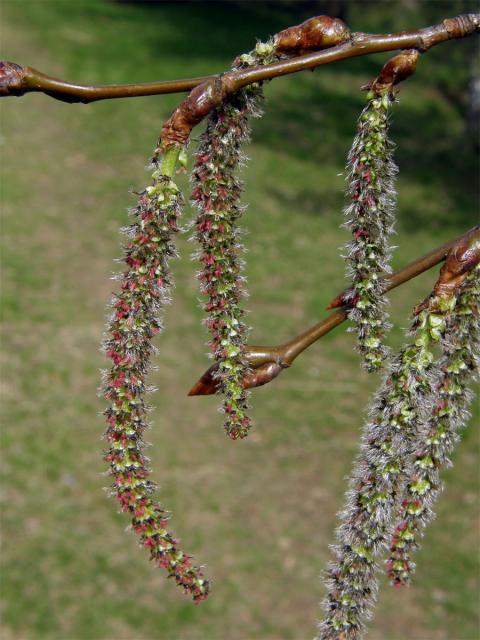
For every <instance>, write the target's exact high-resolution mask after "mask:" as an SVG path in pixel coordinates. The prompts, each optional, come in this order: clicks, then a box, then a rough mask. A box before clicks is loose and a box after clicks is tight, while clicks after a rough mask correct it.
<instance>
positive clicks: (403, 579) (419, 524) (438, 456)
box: [387, 266, 480, 586]
mask: <svg viewBox="0 0 480 640" xmlns="http://www.w3.org/2000/svg"><path fill="white" fill-rule="evenodd" d="M441 346H442V350H443V354H442V357H441V359H440V361H439V365H438V369H439V378H438V380H437V381H436V384H435V401H434V406H433V409H432V411H431V413H430V414H429V417H428V419H427V420H426V421H425V422H424V423H423V424H422V425H421V427H420V429H419V431H418V433H417V445H416V449H415V457H414V461H413V464H412V466H411V470H410V477H409V478H408V482H407V484H406V488H405V492H404V496H403V500H402V502H401V505H400V508H399V511H398V514H397V521H396V526H395V530H394V533H393V536H392V539H391V543H390V555H389V558H388V560H387V568H388V574H389V577H390V579H391V581H392V583H393V584H394V585H395V586H401V585H404V584H408V583H409V582H410V579H411V577H412V574H413V572H414V570H415V563H414V562H413V560H412V556H413V554H414V552H415V551H416V550H417V549H418V547H419V540H420V538H421V536H422V534H423V530H424V529H425V527H426V526H427V525H428V523H429V522H430V521H431V520H432V518H433V517H434V512H433V506H434V503H435V501H436V499H437V498H438V496H439V494H440V492H441V491H442V488H443V483H442V481H441V480H440V472H441V471H442V469H444V468H446V467H448V466H450V465H451V462H450V455H451V453H452V451H453V449H454V447H455V445H456V443H457V442H458V440H459V439H460V437H459V434H458V432H459V429H460V428H461V427H462V426H464V424H465V422H466V420H467V419H468V417H469V413H468V405H469V404H470V402H471V400H472V396H473V394H472V392H471V390H470V389H469V385H470V383H471V381H472V380H474V379H478V374H479V368H480V267H478V266H477V267H476V269H475V270H474V271H473V272H472V274H471V275H470V276H469V278H468V279H467V280H466V281H465V283H464V284H463V287H462V290H461V292H460V294H459V296H458V300H457V304H456V306H455V309H454V311H453V312H452V314H451V316H450V317H449V319H448V321H447V326H446V331H445V336H444V337H443V339H442V341H441Z"/></svg>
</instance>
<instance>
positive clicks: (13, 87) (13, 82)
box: [0, 60, 25, 96]
mask: <svg viewBox="0 0 480 640" xmlns="http://www.w3.org/2000/svg"><path fill="white" fill-rule="evenodd" d="M24 76H25V70H24V68H23V67H21V66H20V65H19V64H15V62H8V61H7V60H2V61H0V96H21V95H23V94H24V92H25V87H24Z"/></svg>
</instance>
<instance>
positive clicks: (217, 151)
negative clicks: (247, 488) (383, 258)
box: [192, 42, 277, 440]
mask: <svg viewBox="0 0 480 640" xmlns="http://www.w3.org/2000/svg"><path fill="white" fill-rule="evenodd" d="M276 59H277V56H276V54H275V51H274V48H273V44H272V42H268V43H259V44H258V45H257V46H256V48H255V49H254V50H253V51H252V52H251V53H249V54H245V55H242V56H240V57H239V58H237V59H236V60H235V62H234V69H240V68H245V67H248V66H258V65H262V64H268V63H269V62H273V61H274V60H276ZM262 102H263V89H262V86H261V84H254V85H250V86H248V87H246V88H245V89H241V90H240V91H238V92H236V93H235V94H233V95H231V96H230V97H228V98H227V99H226V100H225V101H224V102H223V104H222V105H221V106H219V107H218V108H216V109H215V110H214V111H213V112H212V113H211V114H210V116H209V118H208V121H207V127H206V130H205V132H204V133H203V134H202V136H201V137H200V144H199V147H198V150H197V153H196V162H195V166H194V168H193V171H192V202H193V203H194V204H195V206H196V207H197V211H198V213H197V215H196V219H195V222H194V224H195V233H194V239H195V240H196V241H197V242H198V243H199V245H200V251H199V252H198V253H197V254H196V257H198V259H199V260H200V262H201V265H202V269H201V271H200V272H199V274H198V277H199V280H200V286H201V290H202V292H203V294H204V295H205V296H206V302H205V303H204V310H205V311H206V313H207V318H206V320H205V325H206V327H207V329H208V330H209V332H210V341H209V346H210V349H211V351H212V354H213V357H214V358H215V360H216V362H218V364H219V366H218V371H217V373H216V379H217V384H218V390H219V392H220V393H221V394H222V395H223V397H224V400H223V406H222V410H223V413H224V414H225V430H226V432H227V434H228V436H229V437H230V438H232V439H233V440H236V439H237V438H244V437H245V436H246V435H247V434H248V431H249V429H250V425H251V420H250V418H249V417H248V415H247V405H248V394H249V392H248V391H246V390H245V389H244V388H243V386H242V380H243V379H244V378H245V376H246V374H247V372H248V363H247V360H246V356H245V348H246V345H247V338H248V327H247V325H246V324H245V321H244V315H245V311H244V309H243V306H242V303H243V300H244V298H245V296H246V292H245V277H244V275H243V266H244V265H243V259H242V254H243V251H244V248H243V245H242V244H241V242H240V235H241V230H240V229H239V226H238V221H239V218H240V217H241V215H242V214H243V211H244V209H245V207H244V206H242V204H241V202H240V197H241V193H242V190H243V184H242V182H241V180H240V179H239V177H238V172H239V169H240V167H241V166H242V165H243V164H244V162H245V156H244V155H243V152H242V147H243V146H244V145H245V144H246V143H247V142H248V141H249V138H250V125H249V120H250V119H251V118H254V117H256V118H258V117H260V116H261V115H262V111H261V105H262Z"/></svg>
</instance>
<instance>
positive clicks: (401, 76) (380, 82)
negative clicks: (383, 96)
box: [369, 49, 420, 93]
mask: <svg viewBox="0 0 480 640" xmlns="http://www.w3.org/2000/svg"><path fill="white" fill-rule="evenodd" d="M419 56H420V54H419V52H418V51H417V50H416V49H405V50H404V51H402V52H401V53H399V54H398V55H396V56H394V57H393V58H391V59H390V60H389V61H388V62H387V63H385V64H384V66H383V69H382V70H381V71H380V74H379V76H378V77H377V78H376V79H375V80H374V81H373V82H372V84H371V85H370V87H369V88H370V89H371V90H372V91H373V92H374V93H384V92H385V91H391V90H392V89H393V87H394V85H397V84H398V83H399V82H402V80H405V79H406V78H408V77H409V76H411V75H412V74H413V73H414V72H415V69H416V67H417V60H418V58H419Z"/></svg>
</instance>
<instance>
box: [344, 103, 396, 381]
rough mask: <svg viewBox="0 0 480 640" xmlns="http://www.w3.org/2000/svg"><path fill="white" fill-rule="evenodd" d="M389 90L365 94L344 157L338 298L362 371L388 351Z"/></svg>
mask: <svg viewBox="0 0 480 640" xmlns="http://www.w3.org/2000/svg"><path fill="white" fill-rule="evenodd" d="M393 101H394V97H393V93H391V92H390V91H385V92H383V93H381V94H380V95H379V94H376V93H374V92H372V91H370V92H369V94H368V102H367V105H366V107H365V108H364V110H363V111H362V113H361V115H360V117H359V119H358V126H357V133H356V136H355V138H354V141H353V145H352V148H351V150H350V152H349V155H348V162H347V172H348V173H347V183H348V187H347V196H348V199H349V204H348V205H347V207H346V208H345V211H344V214H345V217H346V222H345V224H344V226H345V227H346V228H347V229H349V230H350V231H351V234H352V239H351V241H350V242H348V243H347V245H346V246H345V258H346V262H347V277H348V279H349V280H350V282H351V287H350V288H349V290H348V292H347V293H346V295H345V298H344V302H345V303H347V304H348V305H349V306H351V309H350V310H349V312H348V317H349V318H350V320H351V321H352V322H353V324H354V327H353V328H352V329H351V330H352V331H355V332H356V333H357V349H358V351H359V353H360V354H361V356H362V364H363V366H364V367H365V368H366V369H367V370H368V371H375V370H376V369H378V368H379V367H381V365H382V362H383V360H384V359H385V358H386V356H387V355H388V349H387V348H386V347H385V345H384V344H383V338H384V335H385V333H386V332H387V331H388V330H389V329H390V326H391V325H390V323H389V322H388V312H387V310H386V308H385V306H386V299H385V296H384V295H383V293H382V291H383V289H384V286H385V274H388V273H391V267H390V258H391V254H392V247H391V245H390V237H391V235H392V233H393V232H394V223H395V215H394V211H395V205H396V192H395V177H396V174H397V171H398V169H397V167H396V165H395V162H394V160H393V149H394V145H393V143H392V142H391V141H390V139H389V137H388V132H389V112H390V107H391V104H392V102H393Z"/></svg>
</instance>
